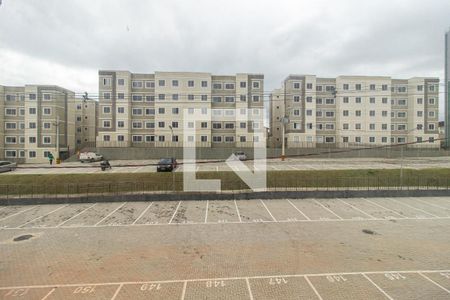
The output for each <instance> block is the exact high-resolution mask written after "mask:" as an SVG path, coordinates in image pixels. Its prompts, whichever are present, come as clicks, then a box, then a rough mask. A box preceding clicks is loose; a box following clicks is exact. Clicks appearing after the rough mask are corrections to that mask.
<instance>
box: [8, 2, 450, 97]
mask: <svg viewBox="0 0 450 300" xmlns="http://www.w3.org/2000/svg"><path fill="white" fill-rule="evenodd" d="M366 2H368V1H356V0H345V1H325V0H320V1H305V0H303V1H295V0H292V1H288V0H286V1H256V0H254V1H237V0H230V1H206V0H199V1H181V0H179V1H178V0H166V1H118V0H116V1H114V0H96V1H90V0H78V1H75V0H67V1H60V0H45V1H42V0H41V1H39V0H4V1H3V4H2V6H0V58H1V59H2V64H1V65H0V71H1V72H0V83H3V84H15V85H22V84H24V83H26V82H37V83H41V82H42V83H44V82H46V83H54V84H60V85H64V86H67V87H68V88H72V89H75V90H77V91H83V90H88V91H91V92H95V91H96V89H97V80H96V74H97V70H98V69H126V70H131V71H134V72H152V71H155V70H173V71H184V70H192V71H208V72H212V73H218V74H222V73H224V74H229V73H235V72H263V73H264V74H265V75H266V89H267V90H269V89H272V88H274V87H276V86H277V85H278V84H279V83H280V82H281V80H282V79H283V78H284V77H285V76H287V75H288V74H292V73H305V74H317V75H319V76H336V75H340V74H344V75H348V74H362V75H365V74H367V75H391V76H395V77H400V76H402V77H403V76H406V77H412V76H437V77H441V78H442V77H443V62H444V54H443V50H444V43H443V34H444V32H445V30H446V29H448V26H450V2H449V1H443V0H430V1H427V2H426V3H423V1H418V0H408V1H407V0H390V1H386V0H378V1H371V2H370V3H366ZM24 81H26V82H24Z"/></svg>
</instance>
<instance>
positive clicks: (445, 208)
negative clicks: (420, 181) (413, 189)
mask: <svg viewBox="0 0 450 300" xmlns="http://www.w3.org/2000/svg"><path fill="white" fill-rule="evenodd" d="M414 199H415V200H417V201H419V202H422V203H423V204H426V205H430V206H434V207H436V208H440V209H443V210H450V209H449V208H448V207H444V206H440V205H437V204H434V203H428V202H425V201H423V200H421V199H419V198H414Z"/></svg>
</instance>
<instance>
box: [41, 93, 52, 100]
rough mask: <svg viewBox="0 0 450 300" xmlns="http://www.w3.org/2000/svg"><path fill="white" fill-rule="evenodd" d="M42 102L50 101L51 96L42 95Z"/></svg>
mask: <svg viewBox="0 0 450 300" xmlns="http://www.w3.org/2000/svg"><path fill="white" fill-rule="evenodd" d="M42 100H44V101H51V100H52V95H51V94H42Z"/></svg>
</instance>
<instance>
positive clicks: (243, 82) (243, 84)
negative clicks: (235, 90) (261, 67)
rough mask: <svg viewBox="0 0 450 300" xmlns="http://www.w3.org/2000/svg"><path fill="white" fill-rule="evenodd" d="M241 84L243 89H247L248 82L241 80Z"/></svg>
mask: <svg viewBox="0 0 450 300" xmlns="http://www.w3.org/2000/svg"><path fill="white" fill-rule="evenodd" d="M239 86H240V87H241V89H245V88H247V82H245V81H241V82H240V83H239Z"/></svg>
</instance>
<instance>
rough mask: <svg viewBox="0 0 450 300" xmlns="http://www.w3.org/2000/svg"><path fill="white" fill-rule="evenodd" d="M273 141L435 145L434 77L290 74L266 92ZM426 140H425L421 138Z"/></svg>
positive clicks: (296, 145) (436, 81) (436, 99)
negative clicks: (269, 106)
mask: <svg viewBox="0 0 450 300" xmlns="http://www.w3.org/2000/svg"><path fill="white" fill-rule="evenodd" d="M271 99H272V101H271V110H270V123H271V128H272V130H271V137H270V144H271V145H272V146H274V147H281V145H282V139H283V138H282V136H283V134H282V129H283V119H284V120H285V122H284V124H285V125H284V126H285V136H284V137H285V139H284V140H285V146H286V147H288V148H300V147H320V146H336V147H352V146H359V145H367V146H371V145H372V146H382V145H389V144H399V143H400V144H401V143H414V142H423V143H417V144H413V145H411V147H439V141H437V139H438V137H439V133H438V115H439V107H438V105H439V79H438V78H423V77H415V78H411V79H392V78H391V77H387V76H339V77H337V78H318V77H316V76H314V75H290V76H288V77H287V78H286V79H285V80H284V82H283V84H282V87H281V88H280V89H276V90H274V91H273V92H272V95H271ZM425 141H426V143H425Z"/></svg>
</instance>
